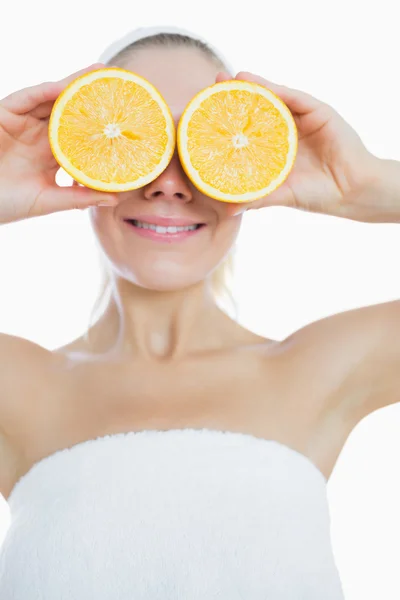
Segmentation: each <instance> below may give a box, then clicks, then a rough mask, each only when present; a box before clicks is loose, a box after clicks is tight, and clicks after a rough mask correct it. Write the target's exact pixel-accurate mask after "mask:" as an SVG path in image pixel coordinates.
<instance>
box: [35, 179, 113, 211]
mask: <svg viewBox="0 0 400 600" xmlns="http://www.w3.org/2000/svg"><path fill="white" fill-rule="evenodd" d="M118 203H119V198H118V195H117V194H107V193H104V192H99V191H96V190H92V189H90V188H87V187H84V186H82V187H81V186H79V185H78V184H77V183H74V185H73V186H70V187H48V188H46V189H44V190H43V191H42V192H41V193H40V194H39V196H38V197H37V199H36V202H35V205H34V209H33V211H32V214H31V216H43V215H49V214H52V213H55V212H60V211H63V210H72V209H85V208H89V206H117V204H118Z"/></svg>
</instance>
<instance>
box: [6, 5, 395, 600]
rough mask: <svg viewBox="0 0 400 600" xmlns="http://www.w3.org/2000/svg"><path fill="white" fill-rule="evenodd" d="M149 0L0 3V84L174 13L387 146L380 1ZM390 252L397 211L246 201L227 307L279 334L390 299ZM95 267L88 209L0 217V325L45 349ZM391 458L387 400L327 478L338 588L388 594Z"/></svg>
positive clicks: (32, 75) (87, 296)
mask: <svg viewBox="0 0 400 600" xmlns="http://www.w3.org/2000/svg"><path fill="white" fill-rule="evenodd" d="M157 1H158V4H157V2H156V4H155V2H154V0H153V2H151V3H147V2H144V3H143V4H142V5H141V4H140V3H137V2H134V1H133V0H132V1H130V2H127V1H126V0H125V1H124V0H114V1H113V2H112V3H110V4H108V5H104V6H103V5H100V4H99V2H98V1H97V2H93V3H89V2H82V1H79V2H77V1H76V0H70V1H69V2H68V3H64V4H61V3H59V4H56V3H54V1H51V2H50V0H48V2H45V1H44V0H40V1H37V2H28V1H27V0H24V3H23V4H22V5H21V2H15V3H10V2H7V8H6V9H4V8H3V9H2V19H1V20H2V24H3V27H2V34H1V36H0V55H1V57H2V60H1V65H2V67H1V75H2V76H1V78H0V97H4V96H5V95H7V94H8V93H10V92H11V91H13V90H16V89H19V88H22V87H25V86H28V85H33V84H35V83H40V82H42V81H46V80H56V79H61V78H63V77H64V76H66V75H67V74H69V73H72V72H74V71H76V70H78V69H80V68H83V67H85V66H87V65H89V64H91V63H93V62H95V61H96V60H97V57H98V55H99V54H100V53H101V51H102V50H103V48H104V47H105V46H107V45H108V44H109V43H110V42H112V41H113V40H114V39H115V38H116V37H119V36H122V35H123V34H125V33H126V32H127V31H128V30H129V29H131V28H136V27H138V26H146V25H159V24H173V25H180V26H183V27H186V28H189V29H191V30H194V31H197V32H198V33H200V34H202V35H203V36H205V37H206V38H208V39H209V40H210V41H211V42H213V43H215V44H216V45H217V46H219V47H220V48H221V50H222V51H223V52H224V53H225V55H226V56H227V57H228V59H230V60H231V61H232V62H233V64H234V65H235V66H236V68H237V71H239V70H248V71H252V72H254V73H258V74H260V75H264V76H265V77H266V78H268V79H270V80H271V81H275V82H276V83H280V84H283V85H286V86H289V87H293V88H297V89H302V90H304V91H307V92H308V93H310V94H313V95H314V96H316V97H317V98H320V99H321V100H324V101H326V102H328V103H330V104H331V105H332V106H334V108H336V110H338V111H339V112H340V113H341V114H342V116H343V117H344V118H345V119H347V120H348V122H349V123H351V125H352V126H353V127H354V128H355V129H356V130H357V132H358V133H359V134H360V135H361V137H362V139H363V140H364V142H365V143H366V145H367V147H368V149H369V150H370V151H371V152H372V153H374V154H375V155H377V156H379V157H382V158H393V159H396V160H399V159H400V145H399V133H400V116H399V100H400V83H399V79H400V76H399V70H398V60H399V50H400V42H399V37H398V20H397V18H396V5H397V3H396V2H395V1H394V0H381V1H380V2H379V4H377V3H370V4H369V3H366V2H364V1H362V0H359V1H358V2H355V1H354V0H352V1H351V0H350V1H347V2H345V1H344V0H335V1H334V2H331V3H328V2H323V1H321V0H302V1H301V2H298V1H297V0H291V1H288V0H286V2H275V3H274V2H265V1H264V0H263V1H261V0H246V2H241V3H239V4H238V5H237V8H234V6H233V3H232V2H226V4H225V3H224V2H222V1H221V2H220V3H218V2H216V1H215V0H211V1H210V0H202V1H201V2H197V3H195V2H187V1H184V0H181V1H179V0H168V1H166V2H165V1H164V0H163V1H161V0H157ZM4 12H5V15H6V18H4ZM378 200H379V199H377V201H378ZM399 257H400V225H397V224H380V225H373V224H363V223H356V222H353V221H346V220H342V219H337V218H332V217H327V216H326V217H325V216H319V215H312V214H307V213H302V212H299V211H294V210H291V209H284V208H270V209H264V210H262V211H253V212H251V213H249V214H248V215H246V217H245V222H244V224H243V229H242V232H241V236H240V239H239V245H238V256H237V270H236V282H235V288H236V290H235V295H236V299H237V302H238V305H239V309H240V321H241V322H242V323H243V324H244V325H246V326H248V327H249V328H251V329H253V330H254V331H256V332H258V333H260V334H263V335H265V336H266V337H270V338H275V339H282V338H284V337H285V336H286V335H288V334H289V333H291V332H292V331H294V330H296V329H298V328H300V327H302V326H303V325H305V324H306V323H308V322H310V321H314V320H317V319H320V318H322V317H324V316H327V315H330V314H333V313H336V312H340V311H343V310H348V309H351V308H356V307H360V306H363V305H369V304H374V303H379V302H385V301H389V300H393V299H396V298H399V297H400V271H399ZM98 278H99V271H98V262H97V255H96V249H95V246H94V241H93V237H92V234H91V230H90V229H89V226H88V221H87V215H86V213H84V212H79V211H73V212H68V213H67V212H64V213H59V214H56V215H52V216H48V217H44V218H40V219H35V220H30V221H25V222H21V223H17V224H12V225H8V226H2V227H1V230H0V330H1V331H4V332H7V333H14V334H16V335H20V336H24V337H26V338H29V339H31V340H34V341H37V342H38V343H40V344H42V345H44V346H46V347H48V348H53V347H56V346H59V345H61V344H64V343H66V342H67V341H69V340H72V339H73V338H75V337H77V336H78V335H79V334H81V333H82V331H83V330H84V329H85V327H86V323H87V320H88V317H89V313H90V310H91V307H92V304H93V302H94V299H95V297H96V294H97V286H98V283H99V279H98ZM397 327H398V331H397V330H396V328H397ZM393 333H394V335H399V334H400V323H399V324H396V323H393ZM277 401H278V399H277ZM399 472H400V407H399V406H398V405H397V406H392V407H388V408H384V409H382V410H380V411H377V412H375V413H374V414H372V415H370V416H368V417H367V418H366V419H364V420H363V421H362V422H361V423H360V424H359V425H357V427H356V428H355V429H354V430H353V432H352V434H351V435H350V437H349V438H348V440H347V443H346V445H345V447H344V449H343V452H342V454H341V456H340V457H339V460H338V463H337V465H336V468H335V470H334V473H333V475H332V477H331V480H330V482H329V484H328V495H329V501H330V510H331V518H332V538H333V547H334V553H335V558H336V562H337V565H338V568H339V571H340V574H341V578H342V582H343V587H344V590H345V597H346V600H360V599H361V598H362V599H363V600H369V599H371V600H372V599H376V598H379V599H382V600H394V599H395V598H399V597H400V564H399V563H400V545H399V539H400V514H399V510H398V508H399V506H400V484H399V481H400V478H399ZM0 511H1V512H0V525H1V531H0V533H1V535H4V533H5V531H6V528H7V527H8V523H9V521H8V519H9V513H8V507H7V505H6V503H5V502H4V501H3V502H0ZM0 539H1V538H0ZM249 600H250V599H249Z"/></svg>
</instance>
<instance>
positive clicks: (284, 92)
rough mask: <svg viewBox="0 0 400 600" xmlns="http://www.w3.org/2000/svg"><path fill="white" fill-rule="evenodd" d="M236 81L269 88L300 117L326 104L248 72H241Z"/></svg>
mask: <svg viewBox="0 0 400 600" xmlns="http://www.w3.org/2000/svg"><path fill="white" fill-rule="evenodd" d="M235 79H238V80H241V81H252V82H254V83H258V84H259V85H262V86H264V87H266V88H268V89H269V90H271V92H273V93H274V94H276V95H277V96H278V97H279V98H281V100H283V102H284V103H285V104H286V105H287V106H288V108H289V109H290V110H291V111H292V112H294V113H296V114H299V115H305V114H308V113H310V112H313V111H314V110H316V109H317V108H321V106H323V105H324V102H321V101H320V100H318V99H317V98H314V96H311V95H310V94H306V93H305V92H302V91H300V90H295V89H291V88H288V87H286V86H284V85H278V84H277V83H273V82H272V81H269V80H268V79H264V78H263V77H260V76H259V75H254V74H253V73H249V72H248V71H240V73H238V74H237V75H236V78H235Z"/></svg>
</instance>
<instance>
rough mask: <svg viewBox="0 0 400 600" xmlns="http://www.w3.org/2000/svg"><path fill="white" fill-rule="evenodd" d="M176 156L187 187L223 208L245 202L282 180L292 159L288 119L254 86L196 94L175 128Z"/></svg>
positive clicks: (293, 131) (234, 84)
mask: <svg viewBox="0 0 400 600" xmlns="http://www.w3.org/2000/svg"><path fill="white" fill-rule="evenodd" d="M177 141H178V151H179V155H180V159H181V162H182V166H183V168H184V169H185V171H186V173H187V175H188V177H190V179H191V180H192V182H193V183H194V184H195V185H196V186H197V187H198V188H199V189H200V190H201V191H202V192H203V193H204V194H206V195H208V196H210V197H211V198H215V199H217V200H221V201H224V202H250V201H252V200H257V199H259V198H262V197H264V196H266V195H268V194H270V193H271V192H272V191H273V190H275V189H276V188H277V187H278V186H279V185H281V184H282V183H283V182H284V180H285V179H286V178H287V177H288V175H289V173H290V171H291V169H292V167H293V164H294V160H295V157H296V153H297V144H298V138H297V128H296V124H295V122H294V119H293V116H292V114H291V112H290V110H289V109H288V107H287V106H286V104H285V103H284V102H283V101H282V100H280V98H278V97H277V96H276V95H275V94H274V93H273V92H271V91H270V90H268V89H267V88H265V87H263V86H261V85H258V84H256V83H250V82H247V81H238V80H233V81H224V82H221V83H217V84H215V85H212V86H210V87H208V88H206V89H205V90H202V91H201V92H200V93H199V94H197V96H195V97H194V98H193V100H192V101H191V102H190V104H189V105H188V106H187V108H186V110H185V111H184V113H183V115H182V117H181V119H180V122H179V126H178V139H177Z"/></svg>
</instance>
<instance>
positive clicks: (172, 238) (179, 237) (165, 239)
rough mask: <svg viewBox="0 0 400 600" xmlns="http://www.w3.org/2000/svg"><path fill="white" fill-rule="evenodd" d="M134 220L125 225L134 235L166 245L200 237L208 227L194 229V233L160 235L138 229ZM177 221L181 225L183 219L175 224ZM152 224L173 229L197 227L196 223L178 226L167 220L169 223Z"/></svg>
mask: <svg viewBox="0 0 400 600" xmlns="http://www.w3.org/2000/svg"><path fill="white" fill-rule="evenodd" d="M132 220H133V219H124V225H126V226H127V227H129V229H130V231H131V232H132V233H134V234H136V235H138V236H140V237H143V238H147V239H149V240H152V241H153V242H161V243H163V244H165V243H167V244H173V243H176V242H183V241H185V240H187V239H188V238H191V237H193V236H196V235H198V234H199V232H200V231H203V229H206V225H203V226H202V227H199V228H198V229H193V230H192V231H177V232H176V233H158V232H157V231H154V230H152V229H144V228H143V227H136V225H133V223H132V222H131V221H132ZM135 220H136V219H135ZM137 220H138V221H139V220H142V219H137ZM143 220H144V219H143ZM177 221H178V222H179V223H181V222H182V219H175V222H177ZM147 223H151V221H147ZM151 224H153V225H161V226H162V227H168V225H170V226H171V227H186V226H187V225H197V223H196V222H194V223H193V222H192V223H188V222H187V221H186V222H185V223H184V224H183V225H178V224H175V223H172V220H171V219H169V220H167V222H166V221H165V219H164V221H163V222H162V223H160V221H159V222H158V223H154V221H153V223H151Z"/></svg>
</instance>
